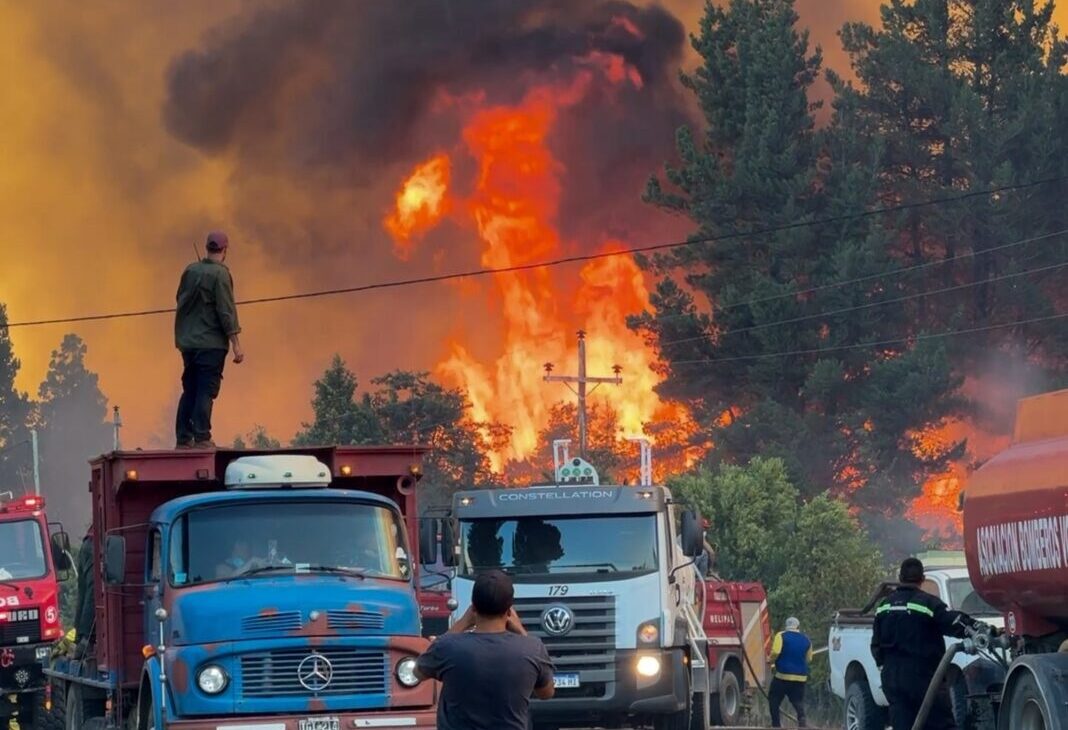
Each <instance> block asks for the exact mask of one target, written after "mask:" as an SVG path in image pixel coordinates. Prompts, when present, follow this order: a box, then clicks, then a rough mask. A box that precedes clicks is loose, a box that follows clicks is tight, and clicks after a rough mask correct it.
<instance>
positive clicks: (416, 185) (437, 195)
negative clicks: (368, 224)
mask: <svg viewBox="0 0 1068 730" xmlns="http://www.w3.org/2000/svg"><path fill="white" fill-rule="evenodd" d="M448 189H449V158H448V155H445V154H443V153H442V154H437V155H434V156H433V157H431V158H430V159H429V160H427V161H426V162H424V163H422V164H421V165H419V166H418V167H416V168H415V170H413V171H412V174H411V175H409V176H408V179H407V180H405V181H404V183H403V184H402V185H401V187H400V190H398V191H397V199H396V202H395V204H394V208H393V210H392V211H390V213H389V214H388V215H387V216H386V217H385V219H384V220H383V221H382V224H383V225H384V226H385V227H386V230H388V231H389V233H390V235H392V236H393V250H394V252H395V253H396V254H397V256H398V257H400V258H402V259H407V258H408V256H409V255H410V254H411V247H412V242H413V239H416V238H418V237H419V236H421V235H423V234H424V233H426V231H428V230H429V229H431V228H433V227H434V226H435V225H437V223H438V221H440V220H441V217H442V216H443V215H444V214H445V210H446V198H445V195H446V193H447V192H448Z"/></svg>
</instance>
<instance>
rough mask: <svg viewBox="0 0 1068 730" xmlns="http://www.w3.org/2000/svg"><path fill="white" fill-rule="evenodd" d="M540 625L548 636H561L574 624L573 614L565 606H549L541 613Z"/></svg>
mask: <svg viewBox="0 0 1068 730" xmlns="http://www.w3.org/2000/svg"><path fill="white" fill-rule="evenodd" d="M541 625H542V628H544V629H545V633H547V634H549V635H550V636H563V635H564V634H566V633H567V632H568V631H570V630H571V629H572V627H574V625H575V615H574V614H573V613H571V609H570V608H568V607H567V606H559V605H558V606H549V607H548V608H547V609H545V611H544V612H543V613H542V614H541Z"/></svg>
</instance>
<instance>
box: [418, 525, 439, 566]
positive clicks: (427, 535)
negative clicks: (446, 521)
mask: <svg viewBox="0 0 1068 730" xmlns="http://www.w3.org/2000/svg"><path fill="white" fill-rule="evenodd" d="M438 524H440V520H437V519H432V518H429V517H424V518H423V519H422V520H420V521H419V562H420V563H422V564H423V565H433V564H434V563H436V562H438Z"/></svg>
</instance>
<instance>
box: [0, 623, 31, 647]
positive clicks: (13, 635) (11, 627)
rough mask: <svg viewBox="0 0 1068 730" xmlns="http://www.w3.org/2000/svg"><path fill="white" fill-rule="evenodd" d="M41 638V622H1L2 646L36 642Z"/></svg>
mask: <svg viewBox="0 0 1068 730" xmlns="http://www.w3.org/2000/svg"><path fill="white" fill-rule="evenodd" d="M40 640H41V622H40V621H39V620H38V619H36V618H33V619H30V620H29V621H5V622H4V623H0V646H17V645H19V644H36V643H38V642H39V641H40Z"/></svg>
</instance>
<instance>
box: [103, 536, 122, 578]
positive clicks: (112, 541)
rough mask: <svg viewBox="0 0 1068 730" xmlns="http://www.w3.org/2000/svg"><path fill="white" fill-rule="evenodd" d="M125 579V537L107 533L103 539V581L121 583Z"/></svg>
mask: <svg viewBox="0 0 1068 730" xmlns="http://www.w3.org/2000/svg"><path fill="white" fill-rule="evenodd" d="M125 580H126V538H125V537H122V536H121V535H108V537H107V540H105V541H104V582H105V583H107V584H108V585H112V586H115V585H122V583H123V582H124V581H125Z"/></svg>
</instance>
